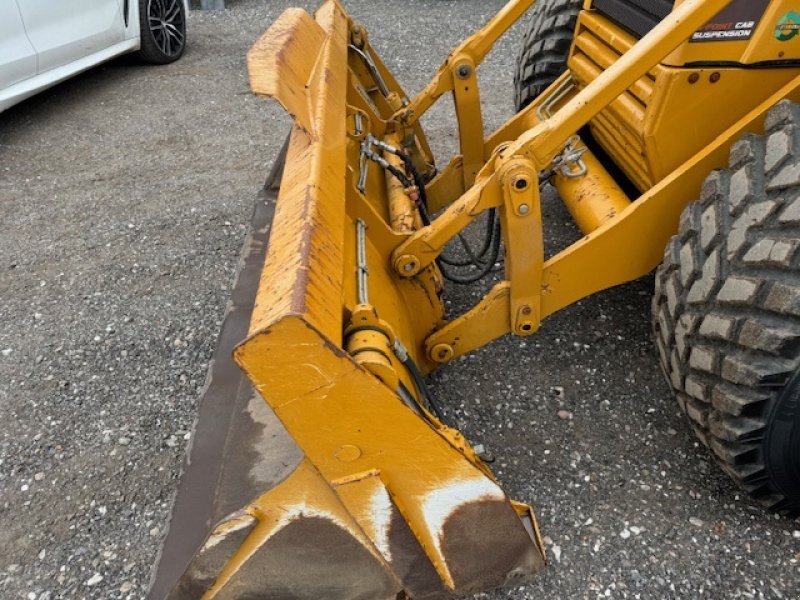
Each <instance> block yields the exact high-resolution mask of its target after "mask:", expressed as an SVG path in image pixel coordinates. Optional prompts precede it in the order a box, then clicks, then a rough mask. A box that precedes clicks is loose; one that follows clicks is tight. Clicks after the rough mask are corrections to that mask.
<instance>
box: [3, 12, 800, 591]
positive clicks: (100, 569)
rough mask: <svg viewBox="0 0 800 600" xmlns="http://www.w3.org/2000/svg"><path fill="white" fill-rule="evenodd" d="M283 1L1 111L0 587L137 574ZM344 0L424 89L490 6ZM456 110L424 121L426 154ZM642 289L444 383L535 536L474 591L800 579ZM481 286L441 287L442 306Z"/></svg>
mask: <svg viewBox="0 0 800 600" xmlns="http://www.w3.org/2000/svg"><path fill="white" fill-rule="evenodd" d="M291 4H300V5H305V6H306V7H310V3H304V2H297V1H294V2H284V1H272V2H255V1H251V0H239V1H235V0H233V1H230V2H229V6H230V9H229V10H228V11H226V12H219V13H199V12H196V13H193V14H192V15H191V18H190V20H189V36H190V42H191V46H190V49H189V51H188V52H187V54H186V56H185V57H184V58H183V59H182V60H181V61H180V62H178V63H176V64H174V65H171V66H167V67H162V68H152V67H142V66H139V65H136V64H135V63H132V62H131V61H130V60H119V61H115V62H113V63H111V64H109V65H106V66H104V67H101V68H98V69H94V70H92V71H91V72H89V73H87V74H85V75H82V76H80V77H78V78H76V79H73V80H71V81H69V82H67V83H65V84H62V85H60V86H58V87H57V88H55V89H53V90H50V91H48V92H45V93H43V94H41V95H40V96H38V97H36V98H34V99H32V100H30V101H27V102H25V103H23V104H22V105H20V106H17V107H15V108H13V109H11V110H9V111H7V112H5V113H3V114H1V115H0V169H2V175H0V198H2V202H0V221H1V222H2V224H3V226H2V236H0V296H2V303H0V323H2V327H0V350H1V351H2V352H1V353H0V382H2V383H1V384H0V522H2V528H0V597H2V598H9V599H16V598H24V599H28V598H30V599H33V600H45V599H51V600H52V599H54V598H104V599H105V598H142V597H143V596H144V595H145V593H146V588H147V583H148V579H149V576H150V570H151V568H152V565H153V562H154V560H155V556H156V553H157V551H158V548H159V545H160V543H161V539H162V536H163V533H164V530H165V524H166V521H167V518H168V515H169V508H170V503H171V500H172V497H173V495H174V493H175V490H176V486H177V483H178V477H179V470H180V464H181V460H182V458H183V455H184V452H185V448H186V444H187V440H188V438H189V436H190V433H189V432H190V430H191V427H192V422H193V419H194V415H195V409H196V404H197V399H198V394H199V392H200V390H201V387H202V384H203V381H204V377H205V372H206V369H207V367H208V361H209V358H210V356H211V351H212V349H213V347H214V343H215V339H216V335H217V332H218V328H219V325H220V322H221V319H222V317H223V315H224V308H225V304H226V302H227V299H228V295H229V291H230V285H231V280H232V277H233V274H234V269H235V266H236V263H237V256H238V253H239V250H240V248H241V243H242V240H243V238H244V235H245V232H246V231H247V227H248V222H247V221H248V218H249V216H250V213H251V210H252V203H253V198H254V196H255V193H256V191H257V190H258V188H259V187H260V185H261V184H262V183H263V179H264V176H265V174H266V171H267V168H268V165H269V163H270V162H271V160H272V157H273V156H274V154H275V153H276V152H277V150H278V148H279V147H280V143H281V141H282V140H283V137H284V135H285V132H286V129H287V121H286V119H285V118H284V117H283V116H282V115H281V113H280V111H279V110H278V109H277V108H276V107H274V106H272V105H270V104H267V103H264V102H262V101H259V100H257V99H255V98H252V97H251V96H249V95H248V93H247V83H246V77H245V69H244V54H245V52H246V50H247V48H248V46H249V44H250V43H251V42H252V41H253V40H255V39H256V37H257V36H258V35H259V34H260V33H261V31H262V30H263V29H264V28H265V27H266V26H267V25H268V23H269V22H271V21H272V20H273V19H274V18H275V17H276V16H277V15H278V14H279V13H280V12H281V10H282V9H283V8H284V7H285V6H287V5H291ZM346 5H347V6H348V8H349V9H350V10H351V12H352V13H353V14H355V15H357V17H358V18H359V19H360V20H361V21H363V22H364V23H365V24H366V25H367V27H368V28H369V29H370V31H371V32H372V38H371V39H372V41H373V43H374V44H375V46H376V47H377V48H378V49H379V50H380V51H382V54H383V55H384V57H385V58H386V60H387V62H388V63H389V65H390V66H391V67H392V68H393V69H394V70H395V72H396V73H397V74H398V76H399V78H400V80H401V81H403V82H404V83H405V84H406V85H407V86H408V88H409V90H411V91H416V90H418V89H419V88H420V87H421V86H422V85H423V84H424V83H425V79H426V78H427V77H428V76H430V74H432V73H433V71H434V69H435V67H436V65H437V64H438V62H439V60H440V59H441V58H442V57H443V56H444V54H445V53H446V52H447V50H448V49H449V48H451V47H452V46H453V45H455V43H456V42H457V41H458V40H459V39H461V38H462V37H463V36H465V35H466V34H467V33H468V32H469V31H471V30H473V29H474V28H476V27H477V26H479V25H480V24H481V23H482V22H484V21H485V20H486V19H487V18H488V17H489V16H490V15H491V14H492V13H493V11H495V10H496V9H497V8H499V7H500V6H501V5H502V2H500V1H499V0H491V1H477V0H461V1H455V0H452V1H451V0H425V1H410V2H402V3H400V2H387V1H370V0H350V1H347V2H346ZM389 25H393V26H392V27H389ZM519 35H520V31H519V30H514V31H513V32H512V33H511V35H510V36H509V37H508V39H507V40H504V41H503V42H502V43H501V44H499V45H498V49H497V51H496V52H494V53H493V54H492V56H491V57H490V58H489V60H488V61H487V62H486V64H485V66H484V67H483V68H482V69H481V76H482V89H483V102H484V108H485V110H486V113H487V128H491V127H493V126H496V125H498V124H499V123H501V122H502V120H503V119H504V118H506V117H507V116H508V115H510V114H511V112H512V105H511V97H512V94H511V83H510V82H511V73H512V64H513V56H514V54H515V51H516V47H517V45H518V44H519ZM401 49H402V50H401ZM451 118H452V110H451V109H450V107H446V108H442V109H437V110H435V111H433V112H432V113H431V114H430V116H429V117H427V118H426V125H427V126H428V130H429V133H430V135H431V137H432V138H433V142H434V148H435V149H437V150H438V151H439V152H440V159H441V158H444V157H445V156H446V149H447V148H452V147H453V144H454V142H455V137H454V135H453V130H452V125H451V123H452V121H451V120H450V119H451ZM442 162H443V161H442ZM545 214H546V219H547V222H548V236H549V240H548V243H549V245H550V246H551V247H557V246H559V245H564V244H565V243H568V242H569V241H571V240H572V239H574V237H575V236H576V232H575V231H574V229H573V228H572V227H571V226H570V225H569V223H568V217H567V215H566V214H565V213H564V211H563V209H562V208H561V207H560V206H559V205H558V204H557V203H556V201H555V200H554V199H553V198H552V195H550V196H549V197H548V198H547V199H546V201H545ZM651 289H652V281H651V279H650V278H646V279H644V280H642V281H638V282H635V283H632V284H630V285H627V286H624V287H622V288H619V289H615V290H612V291H609V292H606V293H603V294H600V295H598V296H596V297H593V298H591V299H589V300H586V301H584V302H581V303H580V304H578V305H576V306H574V307H572V308H570V309H569V310H567V311H565V312H564V313H562V314H560V315H556V316H555V317H553V318H551V319H550V320H548V321H547V322H546V323H545V325H544V327H543V328H542V330H541V332H540V333H539V334H538V335H537V336H535V337H533V338H530V339H528V340H526V341H520V340H518V339H511V338H508V339H503V340H500V341H498V342H495V343H494V344H492V345H491V346H490V347H488V348H486V349H484V350H482V351H479V352H477V353H475V354H474V355H472V356H470V357H468V358H465V359H463V360H460V361H457V362H456V363H455V364H453V365H450V366H448V367H446V368H445V369H443V370H442V371H441V372H439V373H437V374H436V375H435V376H434V377H433V389H434V390H435V392H436V393H437V394H438V396H439V397H440V398H441V400H442V403H443V404H444V405H446V406H447V413H448V416H449V418H450V419H451V420H452V421H454V422H457V423H458V425H459V426H460V427H462V428H463V430H464V431H465V433H466V434H467V435H468V437H469V438H470V439H472V440H475V441H481V442H483V443H485V444H486V445H487V446H488V447H489V449H490V450H491V451H492V452H494V454H495V455H496V456H497V461H496V463H495V464H494V468H495V471H496V473H497V474H498V475H499V477H500V479H501V480H502V482H503V484H504V485H505V487H506V489H507V490H508V491H509V493H510V494H511V495H513V496H515V497H517V498H519V499H521V500H524V501H528V502H531V503H533V504H534V505H535V506H536V507H537V509H538V515H539V519H540V524H541V526H542V529H543V531H544V533H545V535H546V536H547V537H546V541H547V544H548V546H549V553H550V557H551V562H552V564H551V565H550V567H549V569H548V570H547V572H546V573H545V574H544V575H543V576H541V577H540V578H538V579H537V580H536V581H535V582H534V583H533V584H532V585H530V586H527V587H524V588H518V589H513V590H506V591H502V592H495V593H492V594H483V595H480V596H479V598H484V599H491V600H499V599H501V598H513V599H523V598H539V597H563V598H596V597H615V598H616V597H619V598H627V597H631V598H636V597H641V598H668V597H680V598H684V597H687V598H688V597H691V598H696V597H697V598H699V597H707V598H721V597H725V598H773V597H774V598H796V597H798V595H799V594H800V566H798V560H800V531H798V529H800V525H798V524H797V523H796V522H791V521H787V520H785V519H780V518H776V517H774V516H770V515H768V514H765V513H764V512H763V511H762V510H761V509H760V508H759V507H757V506H754V505H753V504H752V503H750V502H749V501H748V500H747V499H746V498H743V497H742V496H741V495H740V494H739V493H738V492H737V490H736V489H735V488H734V487H733V486H732V484H730V483H729V482H728V480H727V479H726V478H725V477H724V476H723V475H721V474H720V473H719V471H718V470H717V469H716V467H715V466H714V464H713V463H712V462H711V460H710V459H709V457H708V456H707V454H706V453H705V452H704V451H703V450H702V449H700V448H698V443H697V442H695V440H694V438H693V437H692V435H691V433H690V432H689V428H688V426H687V425H686V424H685V423H684V420H683V418H682V417H681V415H680V414H679V413H678V411H677V407H676V405H675V403H674V401H673V400H672V398H671V396H670V393H669V390H668V389H667V387H666V384H665V383H664V381H663V378H662V376H661V373H660V372H659V370H658V367H657V365H656V356H655V353H654V350H653V347H652V344H651V340H650V331H649V299H650V293H651ZM481 291H482V290H480V289H458V290H455V291H454V292H453V293H452V294H451V295H450V301H451V302H452V305H453V308H454V309H460V308H463V307H465V306H467V305H468V304H470V303H472V302H474V301H475V299H476V298H477V297H478V295H479V294H480V292H481Z"/></svg>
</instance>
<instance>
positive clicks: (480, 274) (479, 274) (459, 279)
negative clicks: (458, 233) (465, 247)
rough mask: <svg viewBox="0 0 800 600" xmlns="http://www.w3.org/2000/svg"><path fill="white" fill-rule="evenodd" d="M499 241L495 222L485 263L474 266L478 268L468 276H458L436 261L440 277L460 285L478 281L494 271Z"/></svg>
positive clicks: (496, 222)
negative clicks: (440, 273)
mask: <svg viewBox="0 0 800 600" xmlns="http://www.w3.org/2000/svg"><path fill="white" fill-rule="evenodd" d="M501 241H502V236H501V235H500V221H499V220H497V221H495V225H494V231H493V234H492V244H491V253H490V254H489V257H488V258H487V260H486V262H485V263H478V264H477V265H476V266H478V267H480V268H479V269H478V270H477V271H475V272H473V273H469V274H468V275H458V274H456V273H450V272H449V271H448V270H447V268H446V265H445V264H444V263H443V262H442V261H441V260H437V264H438V265H439V269H440V270H441V271H442V275H444V277H445V278H446V279H447V280H448V281H452V282H453V283H456V284H460V285H469V284H471V283H475V282H477V281H480V280H481V279H483V278H484V277H486V276H487V275H488V274H489V273H491V272H492V270H493V269H494V265H495V263H496V262H497V259H498V257H499V256H500V242H501Z"/></svg>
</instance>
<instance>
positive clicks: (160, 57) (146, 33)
mask: <svg viewBox="0 0 800 600" xmlns="http://www.w3.org/2000/svg"><path fill="white" fill-rule="evenodd" d="M151 1H157V0H139V34H140V39H141V46H140V48H139V51H138V52H137V53H136V55H137V56H138V57H139V60H141V61H143V62H146V63H150V64H151V65H166V64H169V63H172V62H175V61H176V60H178V59H179V58H180V57H181V56H183V52H184V51H185V50H186V8H185V6H184V4H183V0H178V2H177V8H178V10H179V15H178V16H179V19H178V21H179V22H178V23H177V24H176V26H177V27H178V30H179V32H180V34H181V36H182V43H181V44H180V46H179V47H177V49H176V50H175V51H173V52H170V53H167V52H164V50H162V49H161V48H160V47H159V44H158V42H157V41H156V39H155V36H154V34H153V32H152V31H151V30H150V27H149V19H148V10H149V3H150V2H151ZM166 1H168V0H166Z"/></svg>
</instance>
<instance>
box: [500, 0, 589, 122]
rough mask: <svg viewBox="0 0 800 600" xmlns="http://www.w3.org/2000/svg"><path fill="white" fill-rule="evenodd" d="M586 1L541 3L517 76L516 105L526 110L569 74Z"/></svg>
mask: <svg viewBox="0 0 800 600" xmlns="http://www.w3.org/2000/svg"><path fill="white" fill-rule="evenodd" d="M582 5H583V0H539V1H538V2H536V3H535V4H534V5H533V9H531V15H530V23H529V25H528V30H527V31H526V32H525V37H524V38H523V41H522V50H521V51H520V53H519V58H518V59H517V70H516V72H515V73H514V102H515V104H516V106H517V110H522V109H523V108H525V107H526V106H527V105H528V104H530V103H531V102H533V100H534V99H535V98H536V97H537V96H538V95H539V94H541V93H542V92H543V91H544V90H546V89H547V88H548V87H549V86H550V84H552V83H553V82H554V81H555V80H556V79H558V78H559V76H560V75H561V74H562V73H563V72H564V71H566V70H567V58H568V57H569V49H570V47H571V46H572V38H573V36H574V35H575V26H576V24H577V21H578V13H579V12H580V10H581V6H582Z"/></svg>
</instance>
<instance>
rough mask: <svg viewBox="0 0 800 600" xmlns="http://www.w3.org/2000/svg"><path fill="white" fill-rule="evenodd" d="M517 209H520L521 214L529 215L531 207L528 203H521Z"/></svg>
mask: <svg viewBox="0 0 800 600" xmlns="http://www.w3.org/2000/svg"><path fill="white" fill-rule="evenodd" d="M517 210H518V211H519V214H521V215H527V214H528V213H529V212H530V210H531V208H530V206H528V205H527V204H520V205H519V208H518V209H517Z"/></svg>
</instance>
